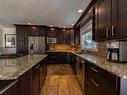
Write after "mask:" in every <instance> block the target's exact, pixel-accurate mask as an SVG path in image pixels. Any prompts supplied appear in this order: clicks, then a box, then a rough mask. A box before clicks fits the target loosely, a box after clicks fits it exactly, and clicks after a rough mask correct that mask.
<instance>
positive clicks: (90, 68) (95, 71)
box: [90, 67, 98, 72]
mask: <svg viewBox="0 0 127 95" xmlns="http://www.w3.org/2000/svg"><path fill="white" fill-rule="evenodd" d="M90 69H91V70H93V71H94V72H98V71H97V70H96V69H94V68H93V67H90Z"/></svg>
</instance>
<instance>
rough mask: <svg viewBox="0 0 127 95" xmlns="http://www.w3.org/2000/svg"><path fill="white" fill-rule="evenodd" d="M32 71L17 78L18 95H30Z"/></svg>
mask: <svg viewBox="0 0 127 95" xmlns="http://www.w3.org/2000/svg"><path fill="white" fill-rule="evenodd" d="M31 87H32V70H31V69H30V70H29V71H27V72H26V73H25V74H23V75H22V76H20V77H19V78H18V95H32V88H31Z"/></svg>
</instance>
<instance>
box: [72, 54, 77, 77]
mask: <svg viewBox="0 0 127 95" xmlns="http://www.w3.org/2000/svg"><path fill="white" fill-rule="evenodd" d="M76 66H77V65H76V55H74V54H72V53H71V67H72V69H73V72H74V74H75V75H76Z"/></svg>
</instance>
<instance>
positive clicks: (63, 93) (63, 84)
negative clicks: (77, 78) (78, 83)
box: [59, 79, 70, 95]
mask: <svg viewBox="0 0 127 95" xmlns="http://www.w3.org/2000/svg"><path fill="white" fill-rule="evenodd" d="M59 95H70V91H69V88H68V83H67V80H66V79H59Z"/></svg>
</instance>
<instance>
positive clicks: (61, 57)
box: [47, 52, 67, 64]
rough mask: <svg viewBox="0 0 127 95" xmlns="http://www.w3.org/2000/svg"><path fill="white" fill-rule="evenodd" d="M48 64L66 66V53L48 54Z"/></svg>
mask: <svg viewBox="0 0 127 95" xmlns="http://www.w3.org/2000/svg"><path fill="white" fill-rule="evenodd" d="M47 54H48V58H47V60H48V64H66V63H67V58H66V52H48V53H47Z"/></svg>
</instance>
